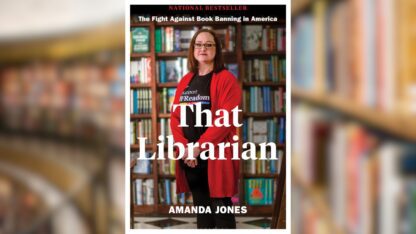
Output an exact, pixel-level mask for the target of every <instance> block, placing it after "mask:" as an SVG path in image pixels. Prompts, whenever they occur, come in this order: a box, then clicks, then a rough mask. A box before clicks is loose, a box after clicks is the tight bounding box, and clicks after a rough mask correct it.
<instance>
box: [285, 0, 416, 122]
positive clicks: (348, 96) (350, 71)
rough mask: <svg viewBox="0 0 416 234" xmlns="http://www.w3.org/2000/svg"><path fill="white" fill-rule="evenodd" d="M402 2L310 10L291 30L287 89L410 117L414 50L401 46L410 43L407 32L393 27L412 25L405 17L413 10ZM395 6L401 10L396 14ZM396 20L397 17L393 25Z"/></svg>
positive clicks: (415, 98)
mask: <svg viewBox="0 0 416 234" xmlns="http://www.w3.org/2000/svg"><path fill="white" fill-rule="evenodd" d="M408 2H409V3H410V1H403V2H390V1H384V0H383V1H382V2H381V3H380V4H378V3H375V2H371V1H370V2H368V5H366V4H367V3H366V2H357V1H342V2H323V1H322V2H316V3H315V4H313V7H314V8H315V9H317V10H315V11H313V12H312V13H308V14H302V15H300V16H298V17H297V18H296V19H295V20H294V22H293V24H292V25H293V30H292V31H293V34H292V35H293V36H292V45H293V53H292V67H293V68H294V69H293V73H292V77H293V81H294V82H293V84H294V85H295V86H296V87H299V88H302V89H304V90H307V91H310V92H314V93H317V94H323V93H324V94H331V95H336V96H338V97H340V98H343V99H344V100H348V102H350V103H354V104H358V105H361V106H364V107H369V108H371V109H373V110H379V111H381V112H383V113H394V114H399V115H400V114H402V115H404V116H407V115H414V114H415V113H416V105H415V103H416V94H415V93H416V92H415V91H414V90H415V87H416V80H415V79H414V78H413V77H416V76H415V75H414V74H415V73H414V71H415V70H414V65H411V64H412V62H411V61H413V57H414V55H413V54H412V53H411V52H410V51H416V50H415V49H414V48H415V47H414V46H413V45H414V43H407V42H410V41H412V39H411V38H412V36H410V34H409V30H408V29H406V27H405V26H404V27H396V26H397V25H412V24H411V23H410V22H414V20H413V21H412V19H413V18H412V16H411V15H412V13H411V12H412V11H411V10H409V12H407V13H406V11H407V9H414V8H412V6H410V5H407V4H409V3H408ZM395 5H406V6H404V7H403V8H402V9H403V11H402V12H401V13H397V12H396V11H394V10H393V9H395V8H396V7H395ZM400 8H401V7H400ZM405 9H406V10H405ZM396 14H397V15H400V16H401V17H398V18H397V19H395V15H396ZM406 14H407V15H408V16H406ZM351 16H354V17H351ZM352 18H353V20H351V19H352ZM396 20H397V21H399V22H403V24H401V23H397V24H396V23H395V22H396ZM351 35H353V36H352V37H351ZM310 38H315V39H314V40H310ZM398 45H400V46H402V47H398ZM397 58H401V59H397Z"/></svg>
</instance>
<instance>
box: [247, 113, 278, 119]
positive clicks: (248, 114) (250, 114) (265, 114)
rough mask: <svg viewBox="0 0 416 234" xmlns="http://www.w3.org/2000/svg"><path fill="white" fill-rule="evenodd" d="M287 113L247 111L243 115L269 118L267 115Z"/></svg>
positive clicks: (276, 115)
mask: <svg viewBox="0 0 416 234" xmlns="http://www.w3.org/2000/svg"><path fill="white" fill-rule="evenodd" d="M285 116H286V113H283V112H270V113H266V112H261V113H257V112H245V113H243V117H254V118H267V117H285Z"/></svg>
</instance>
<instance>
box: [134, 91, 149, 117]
mask: <svg viewBox="0 0 416 234" xmlns="http://www.w3.org/2000/svg"><path fill="white" fill-rule="evenodd" d="M130 113H131V114H150V113H152V90H150V89H132V90H130Z"/></svg>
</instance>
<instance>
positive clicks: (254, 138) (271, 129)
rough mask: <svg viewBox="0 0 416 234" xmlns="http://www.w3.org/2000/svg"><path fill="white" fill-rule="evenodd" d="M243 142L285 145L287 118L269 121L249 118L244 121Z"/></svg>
mask: <svg viewBox="0 0 416 234" xmlns="http://www.w3.org/2000/svg"><path fill="white" fill-rule="evenodd" d="M243 141H244V142H253V143H257V144H259V143H263V142H266V143H267V142H275V143H280V144H284V143H285V118H284V117H281V118H279V122H278V118H273V119H268V120H260V119H254V118H253V117H249V118H246V119H244V120H243Z"/></svg>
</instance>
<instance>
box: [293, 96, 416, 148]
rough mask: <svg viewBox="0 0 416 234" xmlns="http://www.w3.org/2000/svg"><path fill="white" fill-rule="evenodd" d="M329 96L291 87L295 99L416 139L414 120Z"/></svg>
mask: <svg viewBox="0 0 416 234" xmlns="http://www.w3.org/2000/svg"><path fill="white" fill-rule="evenodd" d="M329 96H330V95H329V94H317V93H311V92H308V91H304V90H301V89H299V88H292V97H293V99H295V100H296V99H298V100H301V101H305V102H308V103H311V104H314V105H317V106H321V107H323V108H327V109H330V110H333V111H336V112H338V113H341V114H343V115H346V116H348V117H350V118H352V119H355V120H357V121H359V122H362V123H364V124H365V125H367V126H369V127H374V128H377V130H378V131H380V130H381V131H382V132H384V133H387V134H390V135H394V136H396V137H399V138H403V139H406V140H410V141H416V122H414V121H412V120H410V119H405V118H400V117H399V116H396V115H392V114H386V113H381V112H380V111H378V110H374V109H370V108H368V107H364V106H360V105H359V104H356V103H354V102H352V101H351V100H345V99H343V98H340V97H337V96H335V95H333V96H330V98H329Z"/></svg>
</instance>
